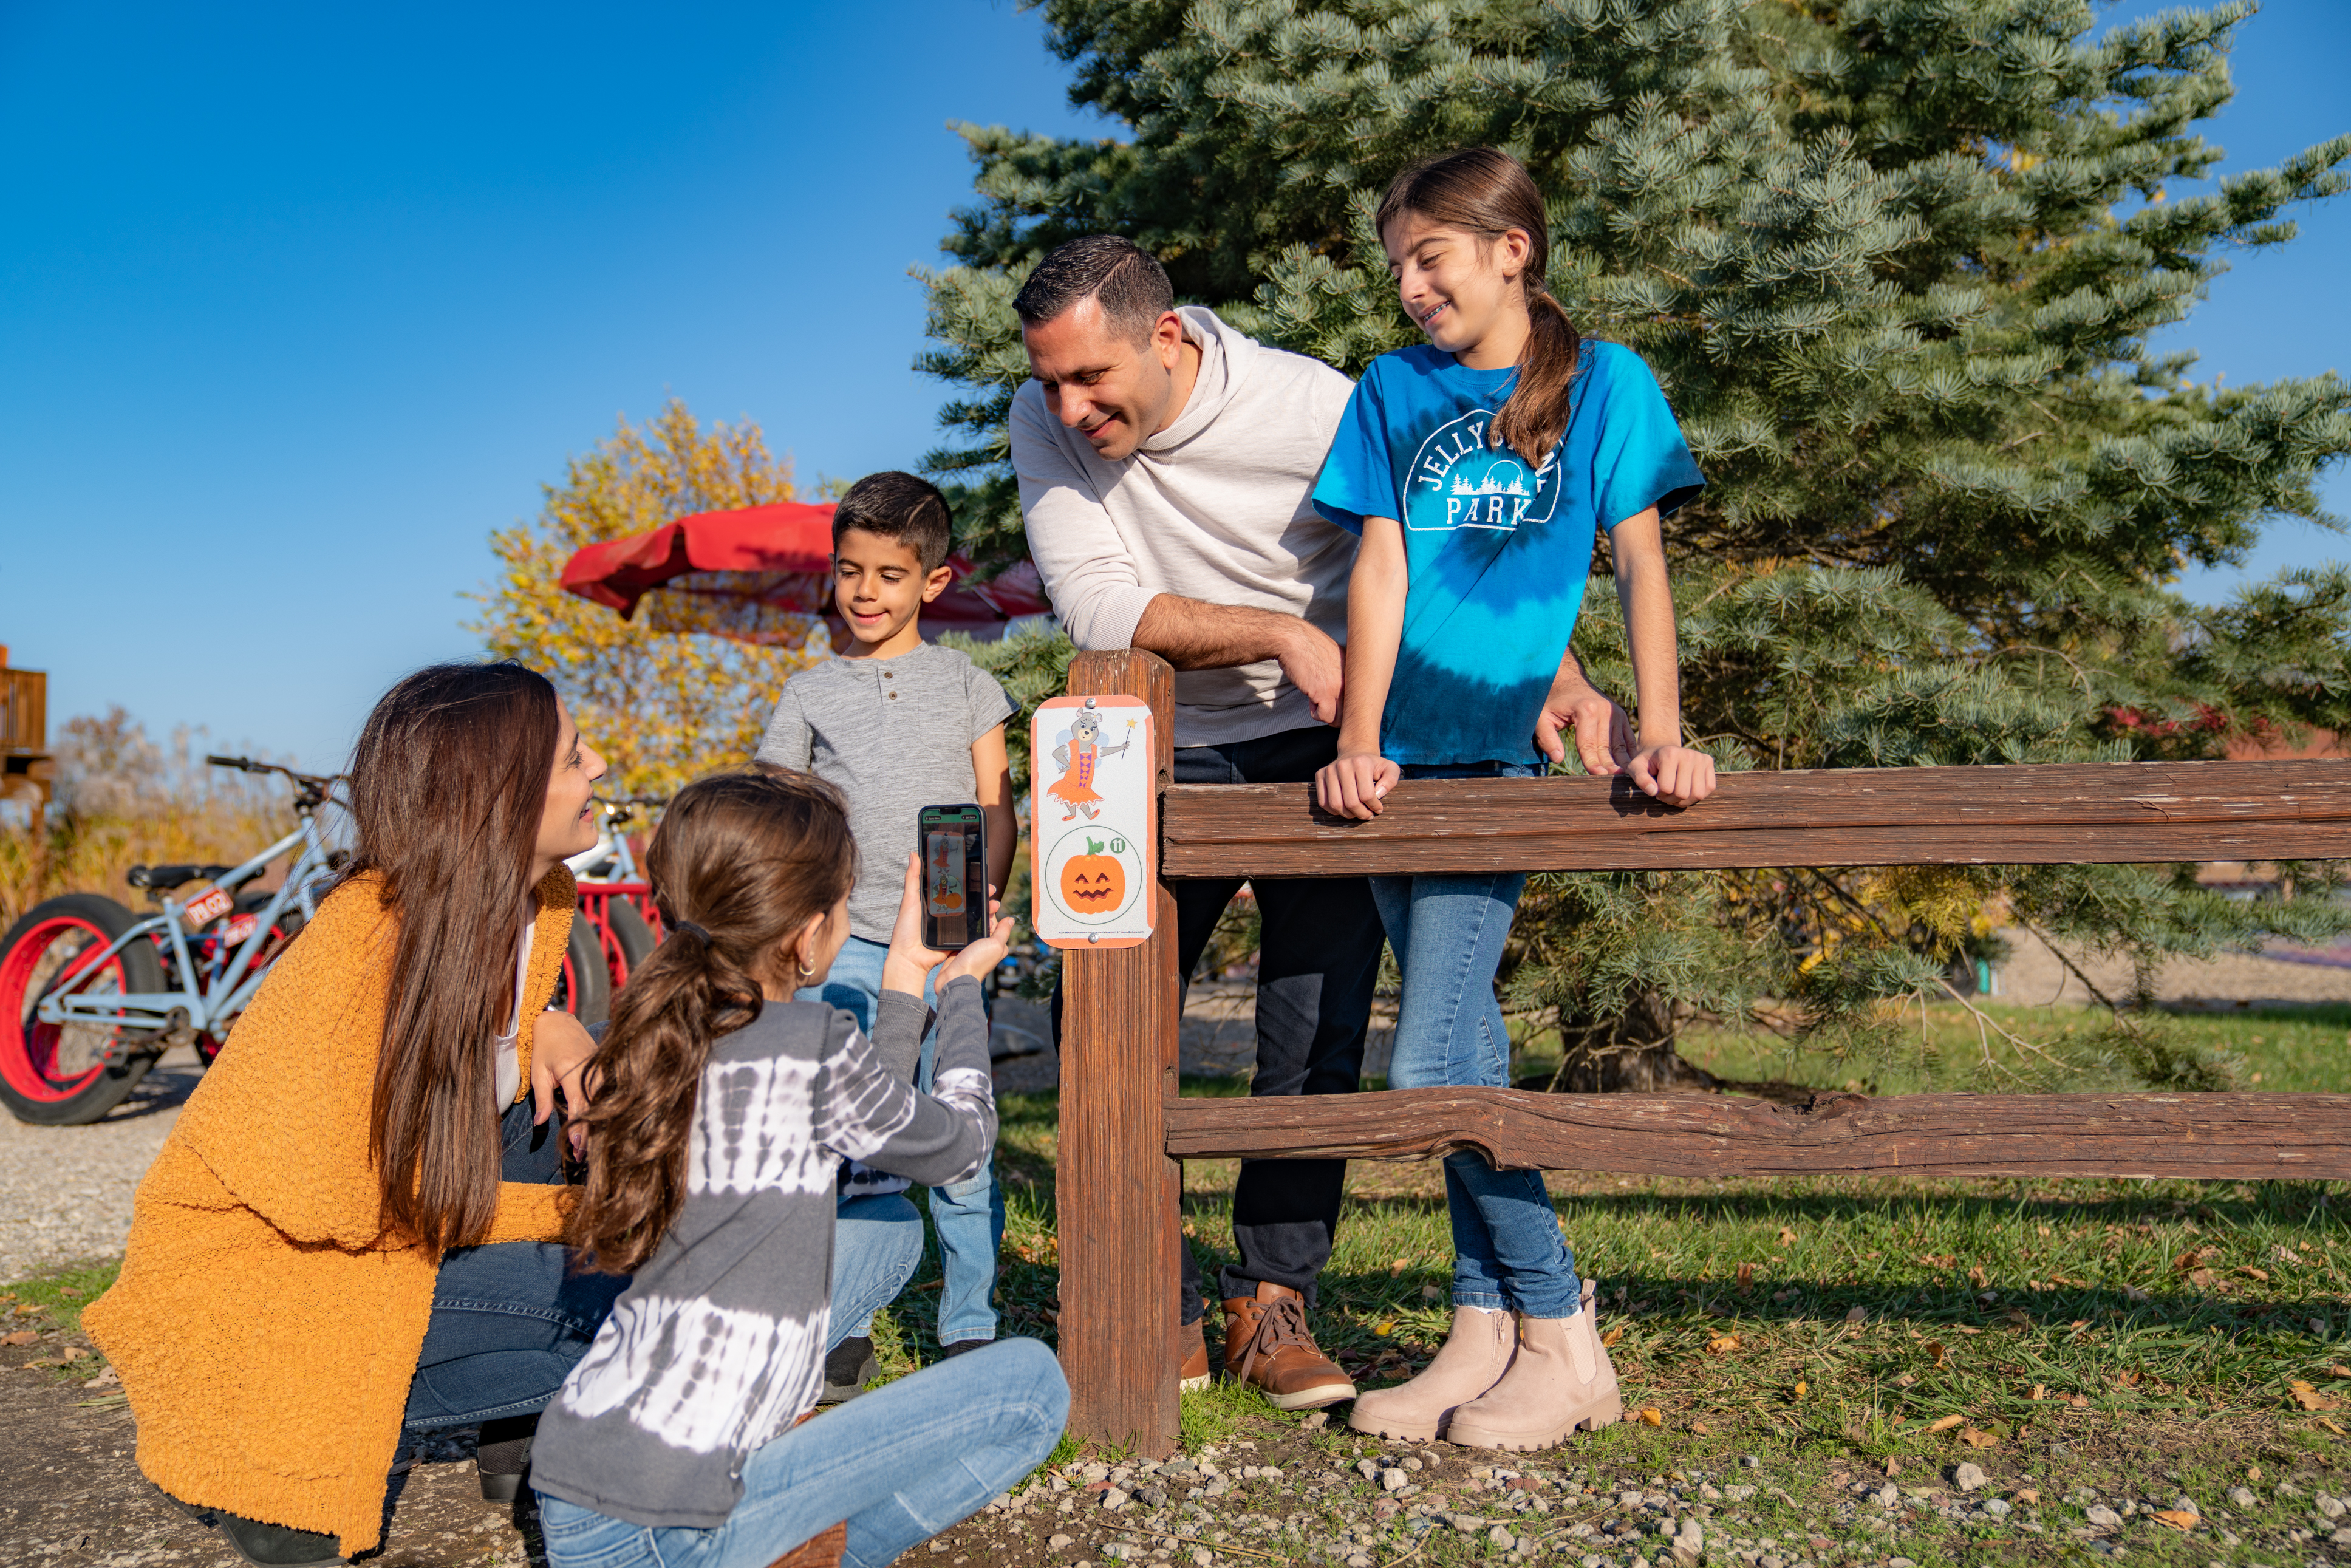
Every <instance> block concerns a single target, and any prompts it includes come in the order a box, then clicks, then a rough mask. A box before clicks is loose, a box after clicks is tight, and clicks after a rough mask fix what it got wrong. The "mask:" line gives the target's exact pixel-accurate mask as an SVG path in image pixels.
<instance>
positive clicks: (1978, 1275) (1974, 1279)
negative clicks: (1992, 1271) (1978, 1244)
mask: <svg viewBox="0 0 2351 1568" xmlns="http://www.w3.org/2000/svg"><path fill="white" fill-rule="evenodd" d="M1968 1283H1969V1284H1970V1285H1973V1286H1974V1287H1975V1288H1976V1289H1977V1290H1979V1291H1980V1290H1982V1289H1983V1288H1984V1287H1985V1286H1986V1285H1989V1284H1991V1275H1989V1274H1987V1273H1985V1272H1984V1271H1983V1269H1982V1267H1981V1266H1980V1265H1979V1266H1977V1267H1975V1268H1973V1269H1970V1270H1968Z"/></svg>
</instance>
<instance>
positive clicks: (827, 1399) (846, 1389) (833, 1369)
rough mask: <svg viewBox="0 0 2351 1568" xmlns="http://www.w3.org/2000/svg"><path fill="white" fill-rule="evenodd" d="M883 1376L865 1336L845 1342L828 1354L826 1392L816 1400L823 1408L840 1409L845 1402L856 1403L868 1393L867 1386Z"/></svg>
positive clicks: (861, 1335) (825, 1375)
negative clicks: (838, 1407)
mask: <svg viewBox="0 0 2351 1568" xmlns="http://www.w3.org/2000/svg"><path fill="white" fill-rule="evenodd" d="M881 1375H882V1364H881V1363H880V1362H878V1361H876V1360H874V1359H873V1342H872V1340H870V1339H868V1338H866V1337H865V1336H864V1335H863V1334H860V1335H858V1336H857V1337H856V1338H855V1339H845V1340H842V1341H841V1343H839V1344H837V1345H834V1346H833V1347H832V1349H831V1350H830V1351H828V1352H826V1353H825V1358H824V1392H822V1393H821V1394H819V1395H818V1396H816V1402H817V1403H818V1404H820V1405H838V1404H840V1403H841V1401H842V1400H844V1399H854V1398H856V1397H857V1396H859V1395H861V1394H862V1393H864V1392H865V1385H867V1384H868V1383H870V1382H872V1380H873V1379H874V1378H877V1377H879V1376H881Z"/></svg>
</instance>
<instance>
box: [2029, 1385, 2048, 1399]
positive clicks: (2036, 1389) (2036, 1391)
mask: <svg viewBox="0 0 2351 1568" xmlns="http://www.w3.org/2000/svg"><path fill="white" fill-rule="evenodd" d="M2032 1397H2033V1398H2034V1399H2036V1400H2040V1399H2046V1398H2048V1397H2049V1390H2048V1388H2047V1386H2046V1385H2043V1384H2039V1383H2036V1384H2034V1385H2032Z"/></svg>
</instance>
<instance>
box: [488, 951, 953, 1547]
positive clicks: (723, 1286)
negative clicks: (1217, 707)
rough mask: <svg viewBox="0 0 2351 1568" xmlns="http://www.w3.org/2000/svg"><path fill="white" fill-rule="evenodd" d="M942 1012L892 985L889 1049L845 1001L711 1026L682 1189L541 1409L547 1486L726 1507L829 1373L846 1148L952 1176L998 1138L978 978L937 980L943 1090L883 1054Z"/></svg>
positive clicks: (629, 1500)
mask: <svg viewBox="0 0 2351 1568" xmlns="http://www.w3.org/2000/svg"><path fill="white" fill-rule="evenodd" d="M926 1021H927V1014H926V1011H925V1009H924V1007H923V1004H922V1002H921V1000H920V999H919V998H914V997H910V996H907V995H904V993H901V992H896V991H885V992H883V996H882V1005H881V1007H880V1009H879V1010H878V1011H877V1012H876V1014H875V1017H874V1034H875V1035H876V1037H878V1039H879V1040H880V1041H881V1042H882V1049H881V1050H879V1051H877V1049H876V1044H875V1041H874V1040H868V1039H867V1038H866V1037H865V1035H864V1034H863V1032H862V1031H861V1030H859V1029H858V1027H857V1024H856V1020H855V1019H852V1018H851V1017H850V1015H849V1014H847V1013H845V1012H841V1011H839V1010H837V1009H832V1008H830V1007H827V1006H825V1005H823V1004H822V1003H820V1002H769V1003H768V1004H767V1006H766V1007H765V1008H763V1009H761V1010H760V1013H759V1016H758V1019H755V1020H753V1021H752V1022H751V1023H750V1024H748V1025H747V1026H746V1027H744V1028H743V1029H740V1030H736V1031H735V1032H734V1033H732V1034H728V1035H725V1036H722V1037H721V1038H720V1039H719V1040H716V1042H715V1043H714V1044H713V1045H712V1047H711V1051H710V1061H709V1064H708V1065H707V1066H706V1067H705V1068H704V1070H703V1073H702V1089H701V1092H700V1094H699V1095H698V1096H697V1098H696V1101H695V1108H694V1130H693V1136H692V1141H691V1144H690V1145H689V1148H688V1152H687V1155H686V1197H685V1202H684V1205H683V1206H682V1207H680V1209H679V1211H678V1217H677V1220H676V1222H675V1223H674V1224H673V1225H672V1226H671V1227H670V1230H669V1234H668V1235H667V1236H666V1237H664V1238H663V1239H662V1244H661V1247H660V1249H658V1250H657V1251H656V1252H655V1253H654V1255H653V1261H652V1262H650V1263H648V1264H647V1265H646V1266H645V1267H644V1268H643V1270H640V1271H639V1272H638V1273H637V1275H636V1277H635V1278H634V1279H633V1280H632V1281H630V1284H629V1288H628V1290H627V1291H625V1292H623V1293H622V1297H621V1299H620V1301H618V1302H617V1303H615V1304H614V1306H613V1308H612V1315H611V1317H610V1318H608V1319H607V1320H605V1322H604V1326H603V1327H602V1328H601V1330H599V1331H598V1333H597V1335H596V1343H594V1344H593V1345H592V1346H590V1349H589V1352H588V1354H587V1355H586V1356H584V1357H582V1358H581V1360H580V1364H579V1365H578V1366H576V1367H574V1368H573V1369H572V1371H571V1375H570V1376H569V1377H567V1378H565V1379H564V1380H563V1387H562V1389H561V1391H560V1392H559V1393H558V1394H557V1395H556V1396H555V1403H554V1404H552V1405H551V1406H549V1407H548V1410H547V1413H546V1414H545V1416H542V1417H541V1418H540V1421H539V1426H538V1438H537V1440H536V1441H535V1442H534V1443H533V1444H532V1447H531V1485H532V1486H533V1487H535V1488H537V1489H538V1490H540V1491H543V1492H551V1493H553V1494H554V1495H555V1496H557V1497H559V1498H562V1499H564V1500H567V1501H570V1502H574V1503H578V1504H579V1505H580V1507H582V1508H590V1509H594V1510H595V1511H597V1512H599V1513H603V1514H609V1515H611V1517H613V1518H615V1519H624V1520H628V1521H632V1522H633V1523H637V1524H643V1525H650V1526H655V1527H665V1526H674V1525H684V1526H691V1527H695V1528H698V1529H712V1528H715V1527H716V1526H718V1525H720V1524H723V1523H725V1522H726V1516H727V1515H728V1514H729V1513H731V1512H733V1511H734V1508H735V1505H736V1503H737V1501H738V1500H740V1499H741V1497H742V1494H743V1483H742V1479H741V1477H742V1473H743V1466H744V1464H745V1463H746V1462H747V1460H748V1459H749V1458H750V1456H751V1455H752V1454H753V1453H754V1452H755V1451H756V1450H758V1448H760V1447H761V1446H762V1445H764V1444H766V1443H768V1441H769V1440H771V1439H772V1438H774V1437H776V1436H777V1435H778V1433H780V1432H782V1431H783V1430H784V1429H785V1428H786V1427H789V1426H790V1425H791V1424H792V1422H793V1421H794V1420H795V1419H797V1418H798V1417H799V1416H800V1414H801V1413H802V1412H803V1411H806V1410H808V1409H810V1408H811V1407H813V1406H814V1405H815V1404H816V1396H817V1394H818V1392H819V1391H820V1388H821V1387H822V1385H823V1364H824V1343H825V1339H826V1337H827V1329H828V1326H829V1324H830V1322H831V1282H832V1233H833V1210H834V1199H833V1177H834V1173H835V1171H836V1170H837V1169H838V1168H839V1166H840V1162H841V1159H842V1158H843V1157H847V1158H851V1159H858V1160H862V1161H864V1162H865V1163H866V1164H868V1165H870V1166H873V1167H875V1168H876V1169H878V1170H885V1171H895V1172H897V1173H899V1174H901V1175H903V1176H911V1177H913V1178H914V1180H915V1181H918V1182H922V1183H924V1184H925V1185H927V1186H943V1185H945V1184H946V1183H948V1182H953V1181H959V1180H961V1179H963V1178H964V1177H966V1176H969V1175H970V1174H971V1173H972V1172H973V1171H974V1170H976V1169H977V1168H978V1166H979V1162H980V1161H981V1160H982V1159H984V1158H985V1157H987V1153H988V1151H989V1149H990V1148H991V1147H993V1146H994V1145H995V1142H996V1101H995V1093H994V1088H993V1084H992V1082H991V1081H990V1079H989V1076H988V1061H987V1013H986V1011H985V1009H983V1007H982V1006H981V1003H980V993H979V982H978V981H977V980H975V979H972V978H969V977H964V978H959V979H956V980H954V981H952V982H950V983H949V984H948V985H947V986H946V988H945V989H944V990H942V991H941V992H940V994H939V1018H938V1031H939V1038H938V1056H937V1071H935V1074H934V1075H933V1078H932V1092H931V1093H929V1094H924V1093H921V1092H918V1091H916V1090H915V1089H914V1087H913V1086H911V1085H910V1084H909V1083H908V1082H906V1078H905V1074H904V1071H903V1065H901V1070H900V1071H896V1072H893V1071H891V1064H890V1063H888V1062H885V1061H884V1060H883V1056H884V1053H885V1052H886V1054H887V1055H889V1056H891V1057H893V1058H897V1059H900V1061H901V1063H902V1064H903V1060H904V1058H905V1057H906V1056H907V1054H908V1050H907V1045H908V1042H909V1041H912V1042H914V1045H915V1046H916V1047H919V1045H920V1042H921V1040H922V1031H923V1029H924V1026H925V1022H926Z"/></svg>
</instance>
